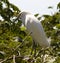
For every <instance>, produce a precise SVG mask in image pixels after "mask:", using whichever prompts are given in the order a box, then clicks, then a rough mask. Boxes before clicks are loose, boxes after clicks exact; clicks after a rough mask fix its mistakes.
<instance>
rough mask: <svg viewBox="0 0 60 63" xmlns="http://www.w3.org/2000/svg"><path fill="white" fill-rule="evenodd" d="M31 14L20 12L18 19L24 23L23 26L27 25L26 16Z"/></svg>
mask: <svg viewBox="0 0 60 63" xmlns="http://www.w3.org/2000/svg"><path fill="white" fill-rule="evenodd" d="M28 14H30V13H29V12H20V14H19V16H18V19H20V20H21V21H22V23H23V24H25V20H26V16H27V15H28Z"/></svg>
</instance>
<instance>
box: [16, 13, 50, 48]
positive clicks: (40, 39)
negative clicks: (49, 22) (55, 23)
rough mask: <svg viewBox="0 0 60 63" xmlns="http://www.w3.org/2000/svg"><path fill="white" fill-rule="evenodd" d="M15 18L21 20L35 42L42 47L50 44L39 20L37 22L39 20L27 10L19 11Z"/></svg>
mask: <svg viewBox="0 0 60 63" xmlns="http://www.w3.org/2000/svg"><path fill="white" fill-rule="evenodd" d="M17 19H20V20H21V21H22V23H23V24H24V26H25V27H26V28H27V30H28V31H29V33H31V36H32V38H33V40H34V41H35V43H37V44H39V45H40V46H41V47H43V48H46V47H49V46H50V43H49V42H48V41H47V37H46V34H45V32H44V29H43V26H42V24H41V22H39V20H38V19H37V18H36V17H35V16H34V15H32V14H31V13H29V12H21V13H20V14H19V15H18V17H17ZM17 19H16V20H17Z"/></svg>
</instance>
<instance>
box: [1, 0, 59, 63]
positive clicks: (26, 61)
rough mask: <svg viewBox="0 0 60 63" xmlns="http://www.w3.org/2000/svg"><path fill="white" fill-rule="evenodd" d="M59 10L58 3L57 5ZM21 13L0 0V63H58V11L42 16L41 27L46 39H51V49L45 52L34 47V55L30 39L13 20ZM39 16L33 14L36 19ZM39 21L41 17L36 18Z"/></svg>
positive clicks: (3, 0) (24, 30) (5, 1)
mask: <svg viewBox="0 0 60 63" xmlns="http://www.w3.org/2000/svg"><path fill="white" fill-rule="evenodd" d="M57 8H58V10H60V3H59V4H58V5H57ZM19 12H21V11H20V10H19V9H18V8H17V7H16V6H15V5H13V4H11V3H10V2H9V1H8V0H0V18H2V19H0V63H49V62H50V61H49V60H52V59H54V61H53V62H54V63H59V62H60V11H58V12H56V13H55V14H54V15H52V16H50V15H43V17H44V20H42V21H41V22H42V25H43V27H44V30H45V32H46V34H47V37H48V38H51V48H47V49H46V50H44V49H41V47H40V46H36V55H35V56H34V52H35V51H34V50H32V42H33V41H32V37H31V36H30V35H29V33H28V32H27V30H26V28H25V27H22V26H21V24H22V23H21V21H20V20H17V21H15V22H14V19H16V17H17V16H18V14H19ZM38 15H39V14H35V16H36V17H38ZM38 19H39V20H40V19H41V17H38ZM51 63H52V62H51Z"/></svg>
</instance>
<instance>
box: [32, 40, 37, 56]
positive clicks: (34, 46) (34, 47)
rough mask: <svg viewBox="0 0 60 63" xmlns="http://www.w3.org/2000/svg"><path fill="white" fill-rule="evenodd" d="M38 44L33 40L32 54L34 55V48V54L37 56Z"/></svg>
mask: <svg viewBox="0 0 60 63" xmlns="http://www.w3.org/2000/svg"><path fill="white" fill-rule="evenodd" d="M36 46H37V45H36V43H35V41H34V40H33V43H32V51H31V55H32V53H33V50H34V56H36Z"/></svg>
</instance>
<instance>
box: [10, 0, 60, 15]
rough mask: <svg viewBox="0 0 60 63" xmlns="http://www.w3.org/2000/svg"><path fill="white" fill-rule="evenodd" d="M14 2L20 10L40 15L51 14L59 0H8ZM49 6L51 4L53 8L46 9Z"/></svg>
mask: <svg viewBox="0 0 60 63" xmlns="http://www.w3.org/2000/svg"><path fill="white" fill-rule="evenodd" d="M9 1H10V2H11V3H13V4H15V5H16V6H17V7H18V8H19V9H20V10H21V11H28V12H30V13H33V14H36V13H39V14H40V15H43V14H51V13H52V14H53V13H54V12H55V11H56V5H57V4H58V2H60V0H9ZM49 6H53V9H50V10H49V9H48V7H49Z"/></svg>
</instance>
